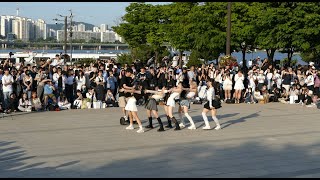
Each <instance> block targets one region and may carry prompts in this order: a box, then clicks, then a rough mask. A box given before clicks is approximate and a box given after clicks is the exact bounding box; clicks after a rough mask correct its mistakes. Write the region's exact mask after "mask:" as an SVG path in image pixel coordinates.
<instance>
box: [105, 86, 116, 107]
mask: <svg viewBox="0 0 320 180" xmlns="http://www.w3.org/2000/svg"><path fill="white" fill-rule="evenodd" d="M105 101H106V105H107V107H109V106H111V105H112V106H115V103H116V99H115V98H114V96H113V94H112V91H111V90H110V89H108V91H107V94H106V99H105Z"/></svg>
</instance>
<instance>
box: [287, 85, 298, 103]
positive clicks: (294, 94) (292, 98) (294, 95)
mask: <svg viewBox="0 0 320 180" xmlns="http://www.w3.org/2000/svg"><path fill="white" fill-rule="evenodd" d="M296 87H297V86H296V85H295V84H293V85H292V87H290V90H289V104H295V103H299V97H298V96H299V91H298V90H297V88H296Z"/></svg>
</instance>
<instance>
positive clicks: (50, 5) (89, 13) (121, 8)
mask: <svg viewBox="0 0 320 180" xmlns="http://www.w3.org/2000/svg"><path fill="white" fill-rule="evenodd" d="M130 3H131V2H59V3H54V2H0V12H1V14H0V15H13V16H16V15H17V9H19V16H22V17H27V18H30V19H43V20H44V21H45V22H46V23H47V24H54V23H55V21H54V20H53V19H55V18H59V16H58V15H57V14H61V15H69V14H70V12H69V10H70V9H72V12H73V15H74V18H73V20H74V21H77V22H85V23H90V24H93V25H95V26H97V27H99V26H100V25H101V24H107V25H109V26H110V27H111V26H114V25H116V22H117V21H118V20H119V19H120V18H121V17H122V16H123V15H125V8H126V7H127V6H129V5H130ZM147 3H148V4H153V5H156V4H167V3H170V2H147Z"/></svg>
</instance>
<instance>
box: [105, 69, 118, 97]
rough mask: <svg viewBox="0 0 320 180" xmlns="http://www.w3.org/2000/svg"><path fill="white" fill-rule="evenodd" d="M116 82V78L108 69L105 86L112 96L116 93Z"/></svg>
mask: <svg viewBox="0 0 320 180" xmlns="http://www.w3.org/2000/svg"><path fill="white" fill-rule="evenodd" d="M116 83H117V78H116V77H114V75H113V71H109V77H108V78H107V88H108V89H109V90H110V91H111V92H112V94H113V96H115V95H116V92H117V91H116Z"/></svg>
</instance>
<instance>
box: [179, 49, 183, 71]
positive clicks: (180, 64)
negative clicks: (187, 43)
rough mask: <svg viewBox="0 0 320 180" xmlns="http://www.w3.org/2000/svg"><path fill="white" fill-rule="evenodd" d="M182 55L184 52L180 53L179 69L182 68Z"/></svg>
mask: <svg viewBox="0 0 320 180" xmlns="http://www.w3.org/2000/svg"><path fill="white" fill-rule="evenodd" d="M182 54H183V51H181V50H180V51H179V67H180V68H182Z"/></svg>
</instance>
